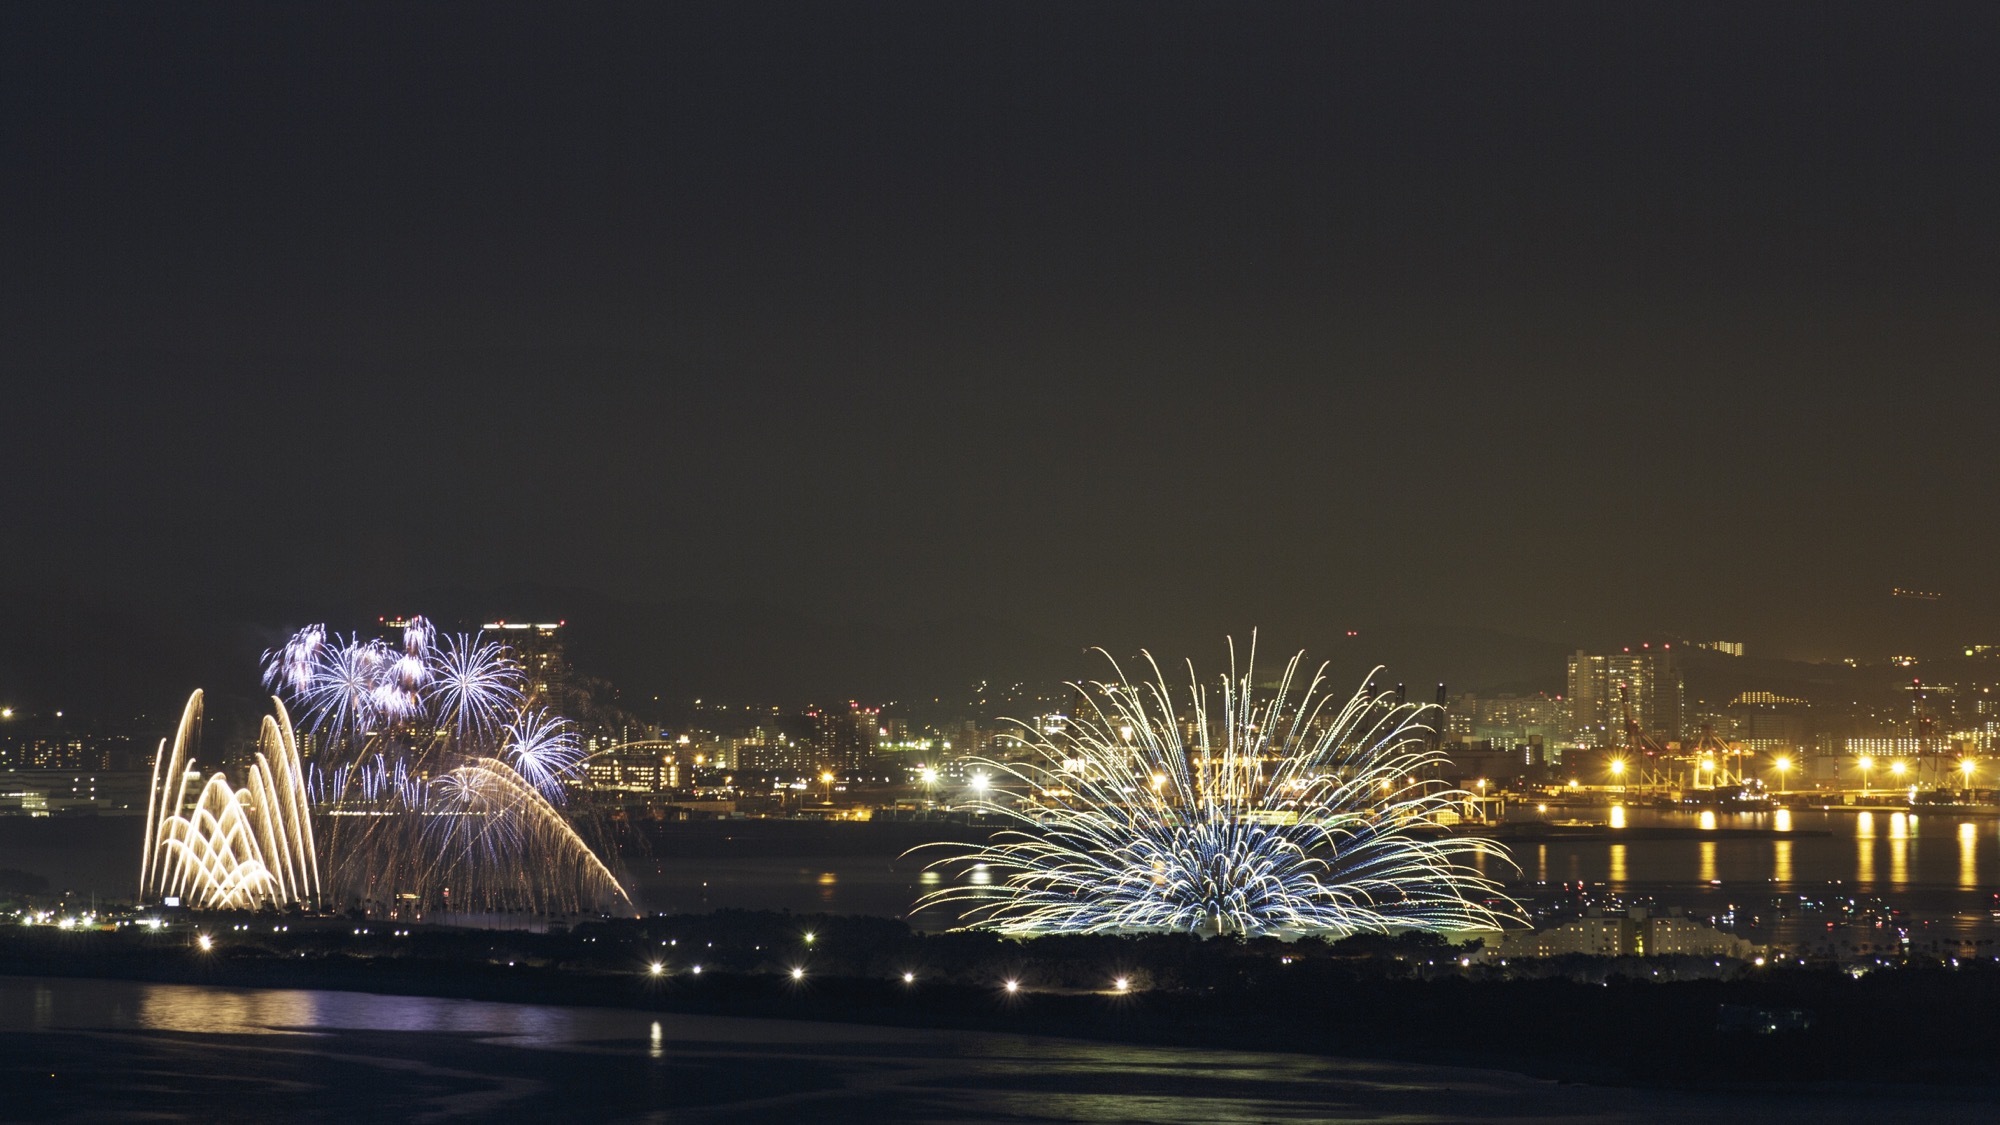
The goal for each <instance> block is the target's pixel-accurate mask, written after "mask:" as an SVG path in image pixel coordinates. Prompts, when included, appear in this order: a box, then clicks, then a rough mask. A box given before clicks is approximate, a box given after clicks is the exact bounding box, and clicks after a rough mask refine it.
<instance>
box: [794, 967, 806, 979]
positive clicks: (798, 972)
mask: <svg viewBox="0 0 2000 1125" xmlns="http://www.w3.org/2000/svg"><path fill="white" fill-rule="evenodd" d="M792 979H793V980H804V979H806V971H805V970H804V969H801V968H797V967H794V968H793V969H792Z"/></svg>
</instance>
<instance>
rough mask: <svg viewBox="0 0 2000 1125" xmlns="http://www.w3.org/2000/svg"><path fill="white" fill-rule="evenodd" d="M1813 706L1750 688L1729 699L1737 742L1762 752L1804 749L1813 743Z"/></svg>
mask: <svg viewBox="0 0 2000 1125" xmlns="http://www.w3.org/2000/svg"><path fill="white" fill-rule="evenodd" d="M1808 712H1809V705H1808V704H1807V703H1806V701H1805V700H1803V699H1795V698H1793V697H1791V696H1786V695H1778V694H1776V693H1774V692H1768V691H1746V692H1743V693H1741V694H1740V695H1738V696H1737V697H1736V698H1735V699H1732V700H1730V701H1729V707H1728V714H1729V719H1730V722H1731V723H1732V724H1733V725H1734V727H1735V730H1736V733H1737V735H1738V737H1737V739H1736V741H1739V742H1741V743H1742V744H1743V745H1744V746H1746V747H1748V748H1749V749H1751V750H1752V751H1755V752H1757V753H1761V754H1768V753H1774V752H1776V751H1780V750H1802V749H1804V748H1805V747H1807V746H1808V745H1810V744H1811V729H1810V723H1809V714H1808Z"/></svg>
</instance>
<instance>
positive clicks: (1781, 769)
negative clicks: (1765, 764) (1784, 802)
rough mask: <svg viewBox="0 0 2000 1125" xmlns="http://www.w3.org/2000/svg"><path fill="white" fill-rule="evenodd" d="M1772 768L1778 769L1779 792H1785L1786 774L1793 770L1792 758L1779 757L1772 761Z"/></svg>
mask: <svg viewBox="0 0 2000 1125" xmlns="http://www.w3.org/2000/svg"><path fill="white" fill-rule="evenodd" d="M1771 768H1772V769H1774V770H1776V771H1778V792H1780V793H1783V792H1784V791H1785V774H1786V773H1788V772H1790V771H1791V768H1792V760H1791V759H1790V758H1778V759H1776V760H1774V761H1772V763H1771Z"/></svg>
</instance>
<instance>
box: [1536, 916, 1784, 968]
mask: <svg viewBox="0 0 2000 1125" xmlns="http://www.w3.org/2000/svg"><path fill="white" fill-rule="evenodd" d="M1759 952H1760V950H1759V949H1758V947H1757V946H1756V945H1753V944H1752V943H1750V942H1748V941H1745V940H1744V939H1742V938H1740V937H1737V936H1736V935H1735V934H1731V933H1725V932H1724V931H1722V930H1718V929H1715V928H1714V927H1711V926H1705V925H1703V924H1702V923H1700V922H1697V921H1695V920H1694V919H1692V918H1689V917H1686V916H1685V915H1682V914H1680V913H1679V912H1678V911H1669V912H1667V913H1665V914H1654V913H1652V912H1651V911H1648V910H1647V909H1646V908H1645V907H1643V906H1635V907H1633V908H1632V909H1630V910H1628V911H1626V912H1625V913H1623V914H1603V913H1599V912H1596V911H1593V912H1592V913H1590V914H1589V915H1587V916H1585V917H1582V918H1577V919H1574V920H1572V921H1568V922H1564V923H1562V924H1561V925H1559V926H1550V927H1549V928H1547V929H1543V930H1535V931H1532V932H1529V931H1520V930H1516V931H1512V932H1509V933H1507V934H1506V935H1505V936H1503V937H1502V938H1501V939H1500V945H1499V949H1498V950H1497V953H1498V955H1499V956H1501V957H1568V956H1576V955H1579V954H1580V955H1583V956H1587V957H1734V958H1737V959H1739V960H1745V961H1747V960H1749V959H1750V958H1752V957H1755V956H1757V955H1758V953H1759Z"/></svg>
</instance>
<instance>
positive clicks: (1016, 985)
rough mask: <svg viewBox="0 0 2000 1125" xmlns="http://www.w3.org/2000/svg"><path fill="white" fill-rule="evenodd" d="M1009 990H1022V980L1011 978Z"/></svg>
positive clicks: (1008, 983) (1008, 985)
mask: <svg viewBox="0 0 2000 1125" xmlns="http://www.w3.org/2000/svg"><path fill="white" fill-rule="evenodd" d="M1007 991H1009V992H1019V991H1021V982H1020V981H1017V980H1010V981H1008V982H1007Z"/></svg>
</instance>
